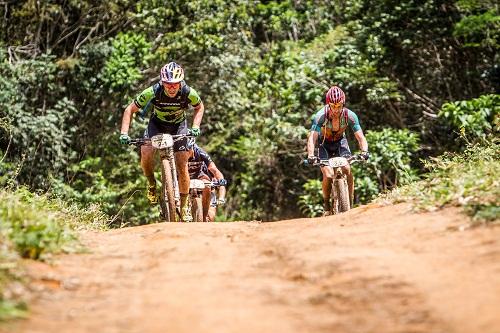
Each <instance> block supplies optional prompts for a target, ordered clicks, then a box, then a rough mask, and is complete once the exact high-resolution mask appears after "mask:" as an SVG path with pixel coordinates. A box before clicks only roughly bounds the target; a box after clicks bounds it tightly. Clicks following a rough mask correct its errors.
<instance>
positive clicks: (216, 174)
mask: <svg viewBox="0 0 500 333" xmlns="http://www.w3.org/2000/svg"><path fill="white" fill-rule="evenodd" d="M208 170H209V171H210V172H211V173H212V175H214V177H215V179H217V180H221V179H224V175H223V174H222V172H220V170H219V169H218V168H217V166H216V165H215V163H214V162H210V164H209V165H208ZM225 197H226V187H225V186H220V187H219V199H224V198H225Z"/></svg>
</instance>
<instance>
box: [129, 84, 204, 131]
mask: <svg viewBox="0 0 500 333" xmlns="http://www.w3.org/2000/svg"><path fill="white" fill-rule="evenodd" d="M150 101H151V103H150V105H149V106H148V108H150V109H151V110H152V112H151V114H152V116H151V118H152V119H154V118H156V119H158V120H159V121H161V122H164V123H169V124H179V123H181V122H182V121H183V120H184V119H186V112H185V111H186V110H187V109H188V107H189V105H192V106H193V107H196V106H198V105H199V104H200V103H201V98H200V96H199V95H198V92H196V90H194V89H193V88H191V87H189V86H188V85H187V84H185V83H182V84H181V88H180V89H179V91H178V92H177V95H176V96H175V97H169V96H168V95H167V94H166V93H165V90H164V89H163V86H162V85H161V84H160V83H157V84H155V85H153V86H151V87H149V88H147V89H145V90H144V91H143V92H141V93H140V94H139V95H138V96H137V97H136V98H135V99H134V103H135V105H136V106H137V107H138V108H140V109H142V108H144V107H146V106H147V105H148V103H149V102H150Z"/></svg>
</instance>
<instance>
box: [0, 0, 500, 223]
mask: <svg viewBox="0 0 500 333" xmlns="http://www.w3.org/2000/svg"><path fill="white" fill-rule="evenodd" d="M0 16H1V17H2V20H1V29H0V127H1V129H0V133H1V134H0V150H1V154H0V155H1V156H0V158H1V159H0V161H1V163H0V182H1V183H2V185H6V184H9V185H10V186H12V187H16V186H18V185H26V186H29V188H31V189H32V190H42V191H47V190H49V191H50V193H51V195H55V196H58V197H60V198H64V199H66V200H72V201H74V202H76V203H78V204H79V205H89V204H99V205H101V207H102V209H103V210H104V211H105V212H106V213H108V214H109V215H110V216H111V217H112V221H113V223H114V224H115V225H121V224H123V223H134V224H135V223H143V222H146V221H150V220H151V219H152V217H153V216H154V215H155V214H156V211H155V210H153V209H151V208H149V207H148V205H147V203H146V199H145V197H144V194H143V193H144V188H145V179H144V178H143V176H142V174H141V170H140V168H139V165H138V156H137V153H136V152H135V151H133V150H131V149H129V148H128V147H123V146H120V145H119V143H118V135H117V134H118V130H119V123H120V120H121V115H122V111H123V109H124V107H125V106H126V105H127V104H128V103H130V101H131V100H132V98H133V97H134V96H135V95H137V94H138V93H139V92H140V91H142V89H144V88H145V87H147V86H149V85H151V84H152V83H154V82H155V81H156V80H157V79H158V73H159V69H160V68H161V66H162V65H164V64H165V63H166V62H168V61H171V60H175V61H177V62H179V63H180V64H181V65H183V66H184V68H185V70H186V73H187V82H188V84H190V85H191V86H193V87H194V88H195V89H197V90H198V91H199V92H200V94H201V96H202V99H203V100H204V103H205V105H206V114H205V117H204V120H203V123H202V137H201V138H200V140H199V141H200V144H201V145H202V146H204V147H205V148H207V150H208V151H209V152H211V154H212V157H213V158H214V160H215V161H216V163H217V164H218V166H219V167H220V169H221V170H222V171H223V173H224V174H225V175H226V178H228V179H229V180H230V192H229V201H228V204H227V205H226V207H225V208H224V211H223V216H221V217H220V218H221V219H222V218H225V219H266V220H271V219H278V218H283V217H290V216H298V215H300V214H315V212H317V201H316V200H317V194H318V193H319V192H318V191H319V182H318V177H319V171H318V170H313V169H311V168H304V167H301V166H300V165H299V162H300V160H301V158H303V155H304V147H305V138H306V135H307V129H308V128H309V126H310V123H309V119H310V117H311V115H312V114H313V113H314V112H315V111H316V110H318V109H319V108H320V107H321V106H322V99H323V95H324V93H325V91H326V89H327V88H328V87H329V86H331V85H333V84H338V85H340V86H341V87H342V88H343V89H344V90H345V91H346V93H347V104H348V105H347V106H348V107H349V108H350V109H352V110H353V111H355V112H356V113H358V115H359V117H360V120H361V123H362V127H363V129H364V130H365V132H366V134H367V138H368V140H369V144H370V151H371V153H372V158H371V160H370V161H369V163H368V164H366V165H365V166H362V167H358V168H357V170H356V175H357V179H356V184H357V188H358V191H357V198H356V200H357V202H358V203H360V202H366V201H368V200H370V199H371V198H373V197H374V196H375V195H376V194H377V193H379V192H381V191H384V190H386V189H390V188H393V187H394V186H396V185H399V184H402V183H406V182H408V181H411V180H413V179H415V178H416V177H419V175H420V174H421V173H422V172H425V171H426V169H425V166H424V165H422V163H420V162H419V161H420V159H421V158H425V157H427V156H436V155H439V154H442V153H443V152H445V151H461V150H463V149H464V146H465V144H464V142H463V141H461V139H460V135H461V134H460V131H462V135H464V136H465V137H468V138H469V140H478V139H479V138H481V137H483V136H485V135H487V134H489V133H492V134H493V135H495V134H498V114H499V95H498V94H499V92H500V67H499V65H498V64H499V63H500V58H499V52H498V51H499V48H500V42H499V38H500V13H499V7H498V4H497V2H496V1H492V0H491V1H490V0H483V1H477V0H448V1H446V0H442V1H439V0H419V1H417V0H399V1H397V0H378V1H374V0H342V1H340V0H315V1H311V0H294V1H291V0H289V1H263V0H260V1H242V0H234V1H221V0H211V1H207V0H192V1H185V2H175V1H169V2H164V1H154V0H134V1H132V0H109V1H104V2H102V1H93V0H82V1H73V0H71V1H56V0H52V1H50V0H48V1H34V0H27V1H21V2H12V1H7V2H5V3H4V4H3V5H2V6H1V7H0ZM144 126H145V122H140V121H135V122H134V123H133V131H132V136H139V135H141V132H142V130H143V129H144ZM351 139H352V137H351ZM351 143H352V144H353V145H352V146H351V148H352V150H355V149H356V146H355V141H353V140H351ZM497 156H498V155H497ZM494 158H496V159H498V157H494ZM297 202H300V203H301V204H300V205H297V204H296V203H297ZM300 209H302V212H301V211H300Z"/></svg>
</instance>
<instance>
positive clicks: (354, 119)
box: [348, 110, 368, 151]
mask: <svg viewBox="0 0 500 333" xmlns="http://www.w3.org/2000/svg"><path fill="white" fill-rule="evenodd" d="M348 117H349V119H348V122H349V125H350V126H351V129H352V131H353V132H354V137H355V138H356V140H357V141H358V147H359V149H361V151H368V141H366V138H365V135H364V134H363V130H362V129H361V125H360V124H359V119H358V116H357V115H356V114H355V113H354V112H352V111H351V110H349V113H348Z"/></svg>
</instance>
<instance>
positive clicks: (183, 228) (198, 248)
mask: <svg viewBox="0 0 500 333" xmlns="http://www.w3.org/2000/svg"><path fill="white" fill-rule="evenodd" d="M465 222H466V219H465V217H463V216H461V215H460V214H458V213H457V212H456V211H455V210H445V211H443V212H438V213H428V214H418V215H417V214H409V213H408V211H407V207H406V206H396V207H383V208H378V207H375V206H371V207H362V208H358V209H355V210H353V211H351V212H349V213H347V214H344V215H341V216H335V217H325V218H319V219H301V220H289V221H281V222H272V223H250V222H246V223H245V222H235V223H198V224H182V223H162V224H154V225H148V226H142V227H135V228H125V229H120V230H113V231H109V232H106V233H87V234H84V235H83V239H84V243H85V244H86V245H87V246H88V248H89V249H91V251H92V253H89V254H81V255H65V256H60V257H59V258H58V259H57V260H56V263H55V265H54V266H48V265H40V264H37V265H36V266H31V267H32V275H33V276H34V279H35V280H34V281H35V283H36V285H38V286H41V287H43V291H41V292H40V297H39V299H38V300H37V301H36V302H35V303H34V304H33V305H32V314H31V316H30V319H29V320H26V321H17V322H13V323H9V324H8V325H4V326H3V327H2V328H0V330H2V329H3V330H4V331H5V330H6V331H11V332H34V333H35V332H218V333H220V332H347V333H350V332H422V333H423V332H426V333H427V332H446V333H449V332H464V333H465V332H467V333H468V332H482V333H490V332H491V333H493V332H499V328H500V318H499V316H498V314H497V312H498V311H497V309H498V308H500V284H499V282H498V279H495V278H494V277H495V276H498V274H499V273H500V260H499V259H500V244H499V242H498V239H499V236H500V229H498V228H476V229H471V230H465V231H464V232H460V231H457V230H460V229H461V228H460V226H462V225H464V223H465Z"/></svg>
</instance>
